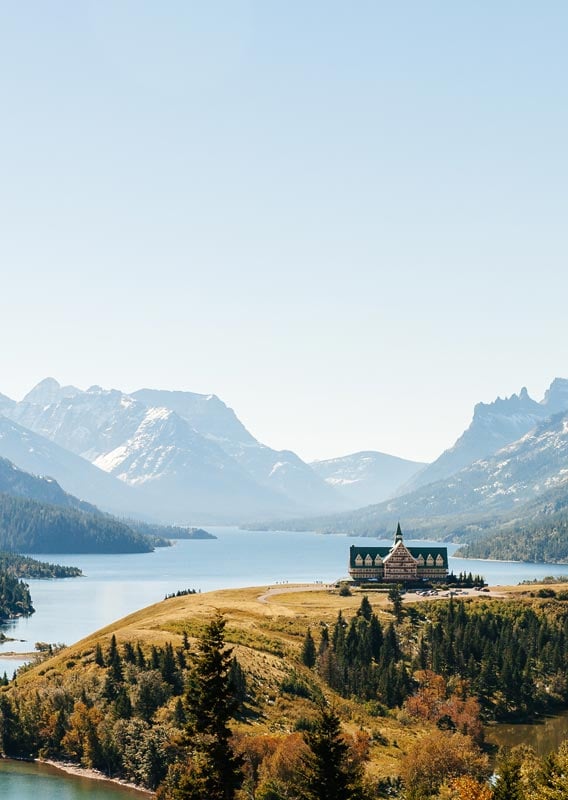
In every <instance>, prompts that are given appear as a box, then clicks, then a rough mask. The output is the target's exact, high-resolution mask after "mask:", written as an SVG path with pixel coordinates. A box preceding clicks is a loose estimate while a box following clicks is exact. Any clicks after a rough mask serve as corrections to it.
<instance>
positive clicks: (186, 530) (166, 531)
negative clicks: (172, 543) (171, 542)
mask: <svg viewBox="0 0 568 800" xmlns="http://www.w3.org/2000/svg"><path fill="white" fill-rule="evenodd" d="M124 522H125V524H126V525H128V527H129V528H132V530H134V531H136V533H141V534H142V535H143V536H149V537H160V538H161V539H166V540H167V539H216V538H217V537H216V536H214V535H213V534H212V533H209V532H208V531H205V530H203V528H192V527H188V526H184V525H158V524H152V523H151V522H141V521H140V520H133V519H127V520H124Z"/></svg>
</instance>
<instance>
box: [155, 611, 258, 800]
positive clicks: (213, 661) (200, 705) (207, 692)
mask: <svg viewBox="0 0 568 800" xmlns="http://www.w3.org/2000/svg"><path fill="white" fill-rule="evenodd" d="M231 652H232V651H231V650H228V649H226V648H225V620H224V619H223V617H222V616H221V615H220V614H217V616H216V617H215V618H214V619H213V620H212V621H211V623H210V624H209V625H208V626H207V629H206V631H205V634H204V636H203V638H202V639H201V641H200V643H199V651H198V653H197V657H196V660H195V666H194V672H193V675H192V680H191V683H190V687H189V690H188V693H187V712H188V722H187V725H186V730H185V738H186V743H187V745H188V747H189V753H188V759H187V761H185V762H184V763H182V764H178V765H176V766H174V767H173V768H172V769H171V770H170V771H169V773H168V776H167V777H166V780H165V781H164V783H163V784H162V786H161V787H160V790H159V792H158V797H159V798H160V800H203V798H207V800H232V799H233V798H234V795H235V791H236V790H237V789H238V788H239V786H240V785H241V782H242V773H241V767H242V763H243V762H242V759H241V758H240V757H239V756H237V755H236V754H235V753H234V752H233V750H232V748H231V744H230V738H231V730H230V728H229V726H228V723H229V720H230V719H231V717H232V715H233V713H234V711H235V700H234V696H233V692H232V688H231V685H230V681H229V670H230V664H231Z"/></svg>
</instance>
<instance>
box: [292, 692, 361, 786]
mask: <svg viewBox="0 0 568 800" xmlns="http://www.w3.org/2000/svg"><path fill="white" fill-rule="evenodd" d="M304 740H305V742H306V744H307V745H308V748H309V752H308V753H307V755H306V756H305V757H304V758H303V769H302V775H301V780H300V791H299V797H300V800H353V798H361V797H362V796H363V794H364V793H363V787H362V770H361V768H360V767H356V766H355V765H354V764H353V762H352V761H351V760H350V758H349V748H348V746H347V744H346V743H345V741H344V739H343V737H342V735H341V722H340V720H339V717H338V715H337V714H336V712H335V711H334V710H333V709H332V708H330V707H329V706H326V705H322V706H321V708H320V713H319V717H318V719H317V722H316V725H315V727H314V729H313V730H311V731H306V732H305V733H304Z"/></svg>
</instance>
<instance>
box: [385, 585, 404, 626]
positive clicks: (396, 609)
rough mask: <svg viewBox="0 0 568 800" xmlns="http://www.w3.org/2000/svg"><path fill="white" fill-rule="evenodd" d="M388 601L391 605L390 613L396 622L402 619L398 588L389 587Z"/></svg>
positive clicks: (400, 597)
mask: <svg viewBox="0 0 568 800" xmlns="http://www.w3.org/2000/svg"><path fill="white" fill-rule="evenodd" d="M388 596H389V600H390V602H391V603H392V613H393V614H394V618H395V619H396V621H397V622H400V621H401V619H402V595H401V593H400V588H399V587H398V586H391V588H390V589H389V595H388Z"/></svg>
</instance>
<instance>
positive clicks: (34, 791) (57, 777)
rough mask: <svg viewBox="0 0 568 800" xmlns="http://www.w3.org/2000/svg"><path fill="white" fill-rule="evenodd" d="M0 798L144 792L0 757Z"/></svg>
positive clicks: (119, 798) (124, 797) (121, 798)
mask: <svg viewBox="0 0 568 800" xmlns="http://www.w3.org/2000/svg"><path fill="white" fill-rule="evenodd" d="M0 797H1V798H2V800H32V798H33V800H38V799H39V800H84V798H86V797H88V798H89V800H135V798H137V800H142V799H143V798H144V797H148V795H147V794H143V793H142V792H136V791H133V790H131V789H125V788H122V787H119V786H115V785H113V784H111V783H108V782H107V781H93V780H89V779H88V778H77V777H76V776H70V775H66V774H65V773H64V772H61V771H60V770H57V769H54V768H53V767H49V766H48V765H47V764H27V763H25V762H22V761H10V760H5V761H4V760H0Z"/></svg>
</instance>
